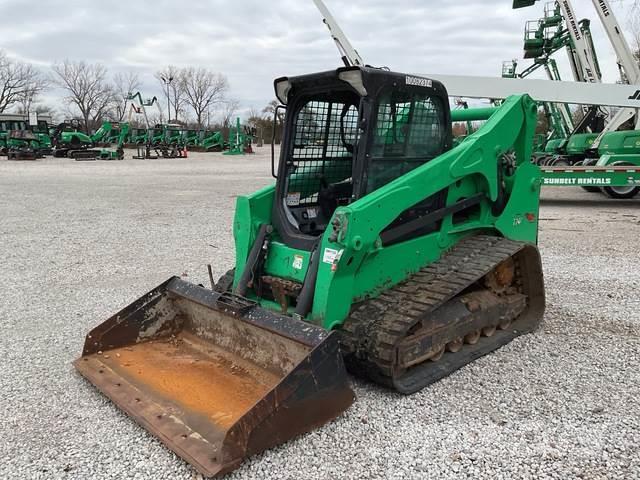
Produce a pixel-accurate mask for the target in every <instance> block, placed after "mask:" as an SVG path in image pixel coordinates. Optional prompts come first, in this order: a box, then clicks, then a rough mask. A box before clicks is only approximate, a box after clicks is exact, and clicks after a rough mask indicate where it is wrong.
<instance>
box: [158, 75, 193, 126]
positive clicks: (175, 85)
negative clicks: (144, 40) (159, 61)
mask: <svg viewBox="0 0 640 480" xmlns="http://www.w3.org/2000/svg"><path fill="white" fill-rule="evenodd" d="M155 77H156V79H157V80H158V83H160V85H161V86H162V94H163V96H164V100H165V102H164V103H165V104H166V105H167V108H168V112H167V113H168V116H169V119H171V114H172V113H173V118H174V119H175V120H178V117H179V116H180V114H181V113H182V111H183V108H184V106H185V99H186V97H185V92H184V87H183V84H182V81H181V79H182V70H181V69H179V68H178V67H174V66H173V65H168V66H167V67H165V68H163V69H162V70H159V71H157V72H156V73H155Z"/></svg>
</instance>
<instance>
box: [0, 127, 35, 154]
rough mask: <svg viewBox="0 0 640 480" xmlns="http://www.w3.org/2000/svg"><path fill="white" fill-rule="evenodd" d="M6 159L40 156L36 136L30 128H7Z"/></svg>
mask: <svg viewBox="0 0 640 480" xmlns="http://www.w3.org/2000/svg"><path fill="white" fill-rule="evenodd" d="M6 143H7V147H6V152H7V160H37V159H38V158H42V156H43V155H42V152H41V150H40V143H39V141H38V137H37V135H36V134H35V133H33V132H32V131H31V130H9V131H8V132H7V134H6Z"/></svg>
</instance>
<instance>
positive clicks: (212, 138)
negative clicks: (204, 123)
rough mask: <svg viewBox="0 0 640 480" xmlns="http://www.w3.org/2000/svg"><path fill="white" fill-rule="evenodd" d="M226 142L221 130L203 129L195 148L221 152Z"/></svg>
mask: <svg viewBox="0 0 640 480" xmlns="http://www.w3.org/2000/svg"><path fill="white" fill-rule="evenodd" d="M225 147H226V142H225V140H224V135H223V134H222V132H221V131H215V132H210V131H205V132H203V133H202V137H201V139H200V141H199V142H198V145H197V149H199V150H204V151H205V152H210V151H217V152H221V151H223V150H224V149H225Z"/></svg>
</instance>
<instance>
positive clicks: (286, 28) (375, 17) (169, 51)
mask: <svg viewBox="0 0 640 480" xmlns="http://www.w3.org/2000/svg"><path fill="white" fill-rule="evenodd" d="M326 3H327V4H328V7H329V8H330V9H331V10H332V11H333V13H334V14H335V16H336V18H337V19H338V21H339V22H340V24H341V26H342V28H343V29H344V30H345V32H346V33H347V35H348V36H349V38H350V39H351V41H352V43H353V44H354V46H355V47H356V49H357V50H358V51H359V52H360V54H361V55H362V56H363V57H364V59H365V61H367V62H368V63H370V64H373V65H378V66H382V65H384V66H388V67H390V68H392V69H393V70H397V71H408V72H416V71H425V72H441V73H452V74H468V75H495V76H497V75H499V74H500V70H501V64H502V61H503V60H509V59H511V58H521V56H522V41H523V29H524V23H525V21H526V20H528V19H534V18H537V17H540V16H542V8H543V5H542V3H543V2H539V3H538V4H536V5H535V6H534V7H531V8H526V9H521V10H512V9H511V8H510V7H511V2H510V1H509V0H472V1H467V2H458V1H453V0H449V1H445V2H425V1H424V0H397V1H395V2H390V1H388V0H350V1H344V0H343V1H338V0H326ZM575 7H576V10H577V12H578V16H579V17H580V18H582V17H589V18H591V19H592V20H594V21H593V22H592V28H593V30H594V41H595V43H596V46H597V48H598V53H599V55H600V63H601V65H602V68H603V71H604V74H605V80H606V81H608V82H614V81H616V80H617V78H618V71H617V67H616V64H615V58H614V54H613V49H612V48H611V46H610V43H609V41H608V40H607V38H606V36H605V34H604V32H603V30H602V27H601V26H600V24H599V23H598V22H597V21H595V20H596V19H597V17H596V13H595V10H594V9H593V6H592V5H591V2H590V1H588V0H576V1H575ZM614 8H615V9H616V12H617V13H618V14H619V18H620V19H621V20H622V19H623V18H624V16H625V13H626V10H624V5H620V3H616V4H615V5H614ZM0 17H1V18H4V19H10V21H5V22H4V23H3V28H2V29H1V30H0V45H2V46H3V48H4V49H6V50H7V52H8V53H9V54H11V55H13V56H15V57H17V58H21V59H24V60H27V61H32V62H34V63H36V64H39V65H41V66H43V67H44V68H46V66H48V65H50V64H51V63H54V62H56V61H61V60H63V59H65V58H70V59H74V60H86V61H88V62H100V63H103V64H104V65H106V66H107V67H109V69H110V70H112V71H113V72H114V73H115V72H116V71H124V70H135V71H137V72H138V73H139V74H140V76H141V78H142V80H143V83H144V88H145V90H146V92H145V95H149V96H152V95H159V94H160V93H161V92H160V86H159V85H158V84H157V82H156V81H155V79H154V78H153V73H154V72H155V71H156V70H158V69H160V68H162V67H163V66H165V65H167V64H173V65H178V66H187V65H194V66H203V67H207V68H210V69H212V70H214V71H218V72H221V73H224V74H225V75H227V77H228V78H229V81H230V83H231V89H232V91H231V95H232V96H233V97H234V98H237V99H238V100H240V102H241V105H242V107H243V108H244V109H249V108H250V107H255V108H261V107H262V106H263V105H265V104H266V103H267V102H269V101H270V100H271V99H272V98H273V88H272V81H273V79H274V78H276V77H279V76H283V75H295V74H302V73H309V72H312V71H321V70H327V69H330V68H335V67H337V66H340V60H339V58H338V53H337V50H336V49H335V46H334V45H333V42H332V41H331V39H330V38H329V35H328V32H327V30H326V27H325V26H324V25H323V24H322V22H321V19H320V16H319V13H318V12H317V11H316V9H315V7H314V5H313V2H311V1H310V0H272V1H270V2H265V1H262V0H238V1H235V2H228V1H226V0H205V1H200V2H189V3H188V5H187V4H185V3H184V2H175V1H169V0H157V1H155V2H152V3H151V2H142V1H133V2H98V1H96V0H83V1H80V0H64V1H62V0H49V1H47V2H36V3H33V2H31V3H26V2H24V1H22V0H4V1H3V2H2V3H1V4H0ZM623 26H624V25H623ZM557 56H558V57H559V64H560V68H561V70H562V74H563V76H564V78H565V79H570V70H569V67H568V63H567V62H566V58H565V57H566V55H564V54H563V53H562V54H558V55H557ZM521 65H522V67H525V66H526V65H527V62H526V61H524V60H522V61H521Z"/></svg>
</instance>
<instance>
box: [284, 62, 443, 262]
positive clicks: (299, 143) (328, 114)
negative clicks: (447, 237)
mask: <svg viewBox="0 0 640 480" xmlns="http://www.w3.org/2000/svg"><path fill="white" fill-rule="evenodd" d="M275 90H276V96H277V97H278V99H279V100H280V101H281V102H282V103H283V105H286V108H287V113H286V117H285V128H284V137H283V139H282V146H281V151H280V162H279V167H278V175H277V178H278V181H277V183H276V200H275V202H274V212H273V213H274V214H273V221H274V226H275V227H276V229H277V230H278V232H279V234H280V236H281V237H282V238H283V240H284V241H285V243H287V244H288V245H291V246H293V247H296V248H301V249H305V250H311V249H312V248H313V246H314V245H315V244H316V241H317V238H318V237H319V236H321V235H322V234H323V233H324V231H325V229H326V228H327V226H328V225H329V222H330V221H331V218H332V216H333V213H334V212H335V210H336V208H338V207H339V206H344V205H348V204H349V203H351V202H353V201H355V200H358V199H359V198H362V197H363V196H365V195H367V194H369V193H371V192H373V191H375V190H377V189H379V188H380V187H383V186H384V185H386V184H388V183H389V182H391V181H393V180H395V179H396V178H398V177H400V176H402V175H404V174H406V173H408V172H410V171H411V170H413V169H415V168H417V167H419V166H420V165H423V164H424V163H426V162H428V161H429V160H431V159H433V158H435V157H437V156H438V155H440V154H442V153H443V152H445V151H446V150H448V149H450V148H451V143H452V134H451V120H450V112H449V103H448V95H447V92H446V90H445V88H444V86H443V85H442V84H441V83H439V82H437V81H435V80H429V79H426V78H422V77H415V76H411V75H405V74H400V73H394V72H389V71H386V70H381V69H374V68H368V67H348V68H341V69H338V70H333V71H328V72H322V73H315V74H311V75H304V76H299V77H289V78H287V77H284V78H280V79H277V80H276V81H275ZM428 200H429V201H430V202H431V203H433V202H434V201H435V200H436V199H428ZM427 203H429V202H427ZM438 203H440V202H439V201H438Z"/></svg>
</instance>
